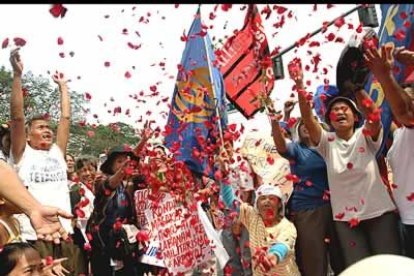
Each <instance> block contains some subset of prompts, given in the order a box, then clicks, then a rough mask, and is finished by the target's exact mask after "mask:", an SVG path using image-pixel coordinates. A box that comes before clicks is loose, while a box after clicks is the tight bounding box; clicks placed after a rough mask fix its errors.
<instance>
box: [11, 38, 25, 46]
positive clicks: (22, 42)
mask: <svg viewBox="0 0 414 276" xmlns="http://www.w3.org/2000/svg"><path fill="white" fill-rule="evenodd" d="M13 41H14V44H15V45H16V46H20V47H23V46H24V45H26V40H24V39H23V38H20V37H15V38H13Z"/></svg>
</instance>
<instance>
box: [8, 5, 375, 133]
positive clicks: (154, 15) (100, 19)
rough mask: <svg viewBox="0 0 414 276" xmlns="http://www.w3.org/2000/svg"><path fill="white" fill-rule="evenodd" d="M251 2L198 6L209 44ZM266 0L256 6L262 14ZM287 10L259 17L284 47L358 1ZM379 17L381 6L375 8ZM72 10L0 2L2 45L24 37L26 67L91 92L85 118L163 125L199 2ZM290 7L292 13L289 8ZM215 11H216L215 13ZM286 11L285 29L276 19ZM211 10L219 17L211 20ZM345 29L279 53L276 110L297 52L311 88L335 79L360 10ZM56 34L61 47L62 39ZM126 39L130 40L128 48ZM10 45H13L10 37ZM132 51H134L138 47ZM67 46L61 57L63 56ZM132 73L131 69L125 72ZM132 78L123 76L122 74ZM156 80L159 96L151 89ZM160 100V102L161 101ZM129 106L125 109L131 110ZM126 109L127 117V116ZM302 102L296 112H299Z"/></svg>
mask: <svg viewBox="0 0 414 276" xmlns="http://www.w3.org/2000/svg"><path fill="white" fill-rule="evenodd" d="M244 6H245V5H232V6H231V8H230V9H228V10H227V11H224V10H223V9H222V6H221V5H220V6H218V8H217V10H216V11H214V8H215V5H210V4H209V5H207V4H206V5H202V6H201V15H202V20H203V21H204V23H205V24H206V25H207V26H211V28H210V29H209V30H208V33H209V35H210V38H212V39H213V44H215V45H218V46H219V45H220V43H219V42H218V41H219V39H223V40H224V39H225V38H226V36H229V35H231V34H232V33H233V31H234V30H235V29H240V28H241V27H242V25H243V21H244V16H245V12H246V9H243V7H244ZM265 6H266V5H264V4H259V5H258V8H259V11H261V10H262V9H263V8H264V7H265ZM281 6H283V7H285V8H287V11H286V12H284V13H283V14H277V10H275V9H272V8H273V7H274V5H270V8H271V9H272V13H271V14H270V16H269V18H268V19H265V16H266V15H265V14H262V21H263V26H264V30H265V33H266V35H267V40H268V43H269V48H270V50H271V51H272V50H273V49H274V48H275V47H279V46H280V47H281V49H284V48H286V47H288V46H290V45H291V44H292V43H294V42H295V41H298V40H299V39H300V38H302V37H304V36H305V35H306V34H307V33H311V32H313V31H314V30H316V29H318V28H319V27H321V26H322V23H323V22H325V21H330V20H332V19H334V18H336V17H337V16H339V15H341V14H343V13H344V12H346V11H348V10H350V9H352V8H353V7H355V5H333V6H332V5H329V6H328V5H327V4H318V5H316V6H315V5H313V4H297V5H284V4H283V5H281ZM376 6H377V7H376V9H377V15H378V18H379V20H380V11H379V7H378V5H376ZM65 7H66V8H67V13H66V15H65V16H64V17H63V18H55V17H53V16H52V15H51V14H50V13H49V9H50V8H51V5H49V4H37V5H1V6H0V26H2V28H1V32H0V42H1V41H3V40H4V39H5V38H9V39H10V40H11V41H12V40H13V38H15V37H21V38H23V39H25V40H26V41H27V44H26V45H25V46H24V47H23V48H22V49H21V57H22V60H23V63H24V71H25V72H27V71H29V70H30V71H32V72H33V73H34V74H35V75H42V76H48V74H47V72H48V71H49V72H54V71H55V70H58V71H61V72H64V73H65V75H66V76H67V77H68V78H69V79H71V82H70V84H69V87H70V89H71V90H74V91H77V92H79V93H82V94H85V93H88V94H89V95H91V99H90V100H89V101H88V107H89V108H90V112H89V114H87V115H86V116H85V118H86V119H87V121H88V122H89V123H104V124H106V123H110V122H117V121H121V122H125V123H128V124H131V125H132V126H134V127H136V128H141V127H142V126H143V123H144V122H145V120H146V119H149V120H154V121H156V123H155V124H153V127H154V126H156V125H158V126H160V127H161V128H163V127H164V125H165V123H166V120H167V116H168V104H169V103H170V102H171V99H170V97H171V96H172V93H173V90H174V85H175V79H176V75H177V65H178V64H179V63H180V60H181V56H182V51H183V49H184V46H185V44H184V43H185V42H183V41H181V39H180V37H181V36H182V35H183V34H186V33H187V32H188V30H189V28H190V26H191V23H192V20H193V18H194V17H193V16H194V14H195V13H196V10H197V7H198V5H195V4H185V5H183V4H180V5H178V6H177V5H174V4H161V5H160V4H146V5H141V4H139V5H132V4H129V5H118V4H117V5H115V4H99V5H98V4H95V5H83V4H82V5H80V4H78V5H65ZM289 12H291V15H292V17H291V18H289V17H288V16H287V15H288V13H289ZM211 13H212V15H213V16H210V15H211ZM281 15H284V16H285V23H284V25H283V27H281V28H276V27H274V24H275V23H277V22H279V21H280V20H281ZM213 17H214V18H213ZM345 23H346V24H345V25H344V26H342V27H341V28H338V27H336V26H331V27H329V28H328V30H327V31H326V32H325V33H324V34H319V35H317V36H315V37H314V38H312V39H310V41H318V42H319V43H320V46H319V47H309V44H308V43H306V44H305V45H304V46H303V47H300V48H298V49H297V50H292V51H290V52H288V53H286V54H285V55H284V56H283V62H284V71H285V79H283V80H279V81H276V83H275V87H274V90H273V91H272V93H271V98H272V99H273V100H274V101H275V105H276V107H277V108H279V109H280V108H282V106H283V102H284V101H285V100H287V99H288V98H289V97H290V96H291V94H292V84H293V83H292V81H291V80H290V79H289V78H288V73H287V64H288V62H289V61H290V60H292V59H293V58H294V57H296V56H297V57H300V58H301V59H302V63H303V64H304V65H306V64H308V65H309V66H310V71H309V72H305V79H306V80H309V81H310V83H308V90H309V91H315V89H316V87H317V86H318V85H320V84H323V82H324V80H325V79H326V80H329V82H330V83H331V84H335V78H336V72H335V71H336V70H335V68H336V63H337V61H338V58H339V56H340V54H341V51H342V49H343V48H344V46H345V43H346V42H347V41H348V40H349V38H350V37H351V35H352V32H353V31H354V30H353V29H350V28H349V25H348V24H352V26H353V28H354V29H355V28H356V27H357V26H358V25H359V24H360V22H359V20H358V14H357V12H355V13H353V14H351V15H349V16H347V17H346V18H345ZM330 33H332V35H331V36H334V37H335V38H338V37H339V38H342V40H343V41H344V42H343V43H340V42H334V41H328V38H327V37H328V34H330ZM58 38H61V40H63V44H61V45H59V44H58ZM128 43H130V46H132V47H130V46H128ZM11 44H13V43H11ZM133 48H136V49H133ZM10 50H11V47H8V48H6V49H0V64H1V65H4V66H6V68H8V69H10V68H11V66H10V63H9V61H8V58H9V54H10ZM61 53H63V54H64V57H62V56H61V55H62V54H61ZM318 54H319V55H320V58H321V61H320V63H319V65H318V68H317V70H316V71H315V72H312V71H313V68H314V65H313V64H312V63H311V60H312V58H314V57H315V56H316V55H318ZM127 72H128V73H127ZM127 74H129V75H130V77H129V78H127V77H126V75H127ZM154 86H156V94H157V95H155V96H151V94H154V92H153V91H152V90H151V87H152V89H153V88H154ZM157 103H158V104H157ZM117 107H121V110H122V113H121V114H118V115H115V116H114V115H113V110H114V108H117ZM128 109H129V112H127V110H128ZM126 113H128V114H126ZM298 115H299V112H298V108H296V109H295V110H294V112H293V116H298ZM229 122H230V123H238V124H243V125H244V127H245V128H246V130H247V132H248V131H249V130H256V129H260V131H261V132H269V131H270V124H269V123H268V119H267V118H266V116H265V115H264V114H260V113H258V114H256V115H255V117H254V118H253V119H251V120H246V119H244V117H243V116H242V115H241V114H240V113H238V112H236V113H233V114H229Z"/></svg>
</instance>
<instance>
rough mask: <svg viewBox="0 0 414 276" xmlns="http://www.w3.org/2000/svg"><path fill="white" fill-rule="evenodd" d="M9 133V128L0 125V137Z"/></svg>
mask: <svg viewBox="0 0 414 276" xmlns="http://www.w3.org/2000/svg"><path fill="white" fill-rule="evenodd" d="M7 133H10V126H9V124H7V123H3V124H0V137H3V135H5V134H7Z"/></svg>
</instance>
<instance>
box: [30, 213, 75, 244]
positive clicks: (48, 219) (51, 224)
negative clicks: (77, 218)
mask: <svg viewBox="0 0 414 276" xmlns="http://www.w3.org/2000/svg"><path fill="white" fill-rule="evenodd" d="M59 216H60V217H63V218H67V219H71V218H72V217H73V215H72V214H70V213H67V212H65V211H63V210H61V209H59V208H56V207H49V206H43V205H41V206H40V207H39V208H38V209H36V210H33V211H32V212H31V213H30V215H29V219H30V222H31V224H32V226H33V228H34V230H35V231H36V234H37V238H38V239H42V240H46V241H52V240H53V241H54V242H55V243H56V244H59V243H60V238H63V239H64V240H66V239H67V237H68V233H67V232H66V231H65V229H64V228H63V226H62V224H61V223H60V221H59Z"/></svg>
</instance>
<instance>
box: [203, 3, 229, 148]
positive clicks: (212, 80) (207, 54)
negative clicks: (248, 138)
mask: <svg viewBox="0 0 414 276" xmlns="http://www.w3.org/2000/svg"><path fill="white" fill-rule="evenodd" d="M200 6H201V4H200V5H199V7H198V8H199V9H200ZM199 15H200V17H201V13H199ZM200 20H201V18H200ZM206 37H207V35H205V36H204V37H203V39H204V47H205V49H206V56H207V65H208V73H209V76H210V81H211V90H212V92H213V96H214V100H217V101H218V99H217V96H216V89H215V87H214V79H213V75H212V73H211V70H210V68H211V61H210V55H209V49H208V48H207V41H206ZM210 50H211V49H210ZM214 106H215V109H216V113H217V116H218V127H219V134H220V139H221V143H222V145H223V147H224V138H223V127H222V125H221V116H220V112H219V109H218V105H217V104H216V103H214Z"/></svg>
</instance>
